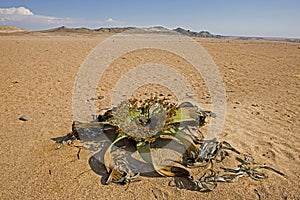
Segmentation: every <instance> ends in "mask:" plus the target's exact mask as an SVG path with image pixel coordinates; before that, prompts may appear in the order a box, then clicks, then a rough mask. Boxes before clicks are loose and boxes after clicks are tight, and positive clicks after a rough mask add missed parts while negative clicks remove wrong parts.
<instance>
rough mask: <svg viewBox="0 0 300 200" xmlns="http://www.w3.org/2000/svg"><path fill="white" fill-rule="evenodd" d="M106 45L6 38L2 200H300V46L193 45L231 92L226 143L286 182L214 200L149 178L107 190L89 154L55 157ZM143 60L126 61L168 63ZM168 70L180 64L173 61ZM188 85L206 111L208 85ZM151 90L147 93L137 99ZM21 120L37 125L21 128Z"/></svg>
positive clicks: (91, 40) (264, 183) (223, 193)
mask: <svg viewBox="0 0 300 200" xmlns="http://www.w3.org/2000/svg"><path fill="white" fill-rule="evenodd" d="M108 37H109V35H108V34H102V35H76V34H72V35H64V36H59V35H48V34H36V35H34V34H24V35H22V34H18V35H11V36H10V35H5V36H0V80H1V81H0V91H1V95H0V102H1V104H0V113H1V114H0V121H1V123H0V139H1V148H0V156H1V161H0V167H1V172H0V180H1V181H0V199H300V189H299V181H300V178H299V177H300V136H299V132H300V120H299V116H300V101H299V100H300V49H299V47H300V44H299V43H287V42H271V41H255V40H249V41H236V40H217V39H200V38H197V39H196V40H197V41H198V42H199V43H200V44H201V45H202V46H203V47H204V48H205V49H206V50H207V51H208V52H209V54H210V55H211V56H212V58H213V60H214V61H215V63H216V65H217V66H218V68H219V70H220V72H221V76H222V79H223V81H224V84H225V88H226V91H227V93H226V98H227V116H226V122H225V126H224V129H223V132H222V135H221V138H220V140H226V141H228V142H230V143H231V144H232V145H233V146H234V147H236V148H237V149H239V150H240V151H242V152H245V153H250V154H252V156H253V157H254V158H255V160H256V161H257V162H259V163H266V164H267V165H270V166H272V167H274V168H276V169H278V170H280V171H282V172H284V173H285V174H286V175H287V176H286V178H284V177H281V176H279V175H277V174H275V173H272V172H267V173H268V175H269V177H268V179H265V180H259V181H255V180H252V179H249V178H246V177H243V178H241V179H239V180H238V182H236V183H231V184H219V186H218V188H217V189H216V190H215V191H213V192H210V193H199V192H195V191H190V190H187V189H184V188H183V189H179V188H177V187H172V186H169V185H168V184H169V182H170V181H172V180H173V178H159V177H154V178H149V177H145V178H143V180H142V181H140V182H135V183H131V184H130V185H129V187H128V188H127V186H122V185H117V184H110V185H103V184H101V182H100V180H101V178H102V176H101V175H98V174H96V173H95V172H93V171H92V170H90V167H89V164H88V159H89V157H90V154H89V152H88V151H87V150H83V151H81V154H80V159H79V160H78V159H77V156H76V154H77V149H76V148H72V147H68V146H64V147H62V148H60V149H58V150H57V149H56V147H57V144H55V143H54V142H53V141H52V140H51V138H54V137H59V136H63V135H65V134H67V133H68V132H70V131H71V124H72V120H73V118H72V92H73V86H74V82H75V78H76V74H77V72H78V69H79V67H80V65H81V63H82V62H83V61H84V59H85V58H86V56H87V55H88V54H89V52H90V51H91V50H92V49H93V48H94V47H96V46H97V45H98V44H99V43H100V42H101V41H103V40H104V39H105V38H108ZM137 55H140V57H142V59H141V60H134V58H135V57H134V56H132V55H127V56H128V58H130V59H131V62H133V63H138V62H144V61H145V60H146V61H147V60H152V59H154V60H159V56H160V55H161V56H164V54H162V53H160V52H146V53H145V52H144V53H143V52H141V51H140V52H137ZM162 58H163V57H162ZM132 59H133V60H132ZM124 60H126V59H120V60H119V61H118V60H117V61H116V62H115V63H114V64H113V65H112V66H111V68H110V71H109V72H108V73H107V77H104V78H103V80H102V83H104V85H101V84H99V85H100V86H99V90H98V93H99V95H103V96H104V99H103V102H105V101H108V100H107V98H108V97H109V92H110V90H111V88H110V87H112V84H111V82H112V81H113V78H112V77H111V76H113V77H119V76H120V73H122V70H118V69H117V68H116V69H115V67H116V66H118V62H119V63H122V62H123V63H124V67H128V66H129V65H128V66H126V62H125V61H124ZM162 60H164V59H162ZM167 62H169V63H170V64H172V62H173V64H174V65H177V64H176V63H177V59H176V58H174V59H173V61H172V58H170V59H169V60H168V61H167ZM196 81H197V80H196ZM191 82H192V84H193V86H195V87H199V88H200V91H202V92H199V95H203V96H204V97H203V99H202V100H203V102H201V103H203V104H209V102H207V103H206V97H205V95H207V93H206V91H205V89H203V90H202V89H201V84H198V85H197V83H196V82H195V77H192V76H191ZM149 89H151V87H149V86H148V87H145V88H141V89H140V90H141V91H140V93H142V94H144V93H145V91H149ZM158 92H159V89H158ZM163 92H164V91H163ZM104 104H105V103H103V105H104ZM100 105H101V104H100ZM208 107H209V105H208ZM21 115H27V116H29V117H30V120H29V121H26V122H24V121H20V120H19V119H18V118H19V117H20V116H21ZM126 189H127V190H126Z"/></svg>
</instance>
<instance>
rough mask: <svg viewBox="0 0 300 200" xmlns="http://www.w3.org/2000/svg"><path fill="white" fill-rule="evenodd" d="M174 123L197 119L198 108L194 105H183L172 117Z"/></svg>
mask: <svg viewBox="0 0 300 200" xmlns="http://www.w3.org/2000/svg"><path fill="white" fill-rule="evenodd" d="M172 119H173V122H174V123H180V122H186V121H196V120H197V110H196V108H194V107H182V108H179V109H178V110H176V114H175V116H173V117H172Z"/></svg>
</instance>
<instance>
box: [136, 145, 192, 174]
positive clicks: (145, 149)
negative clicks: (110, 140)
mask: <svg viewBox="0 0 300 200" xmlns="http://www.w3.org/2000/svg"><path fill="white" fill-rule="evenodd" d="M137 150H138V152H139V153H140V155H141V157H142V158H143V159H144V160H145V161H146V162H147V163H151V164H152V166H153V168H154V169H155V171H156V172H157V173H159V174H160V175H162V176H171V177H173V176H180V177H190V173H189V172H188V171H187V170H185V169H183V168H181V167H176V166H171V165H166V166H164V165H159V164H156V163H154V162H153V160H152V157H151V151H150V143H146V142H138V143H137Z"/></svg>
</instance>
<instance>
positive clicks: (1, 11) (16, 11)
mask: <svg viewBox="0 0 300 200" xmlns="http://www.w3.org/2000/svg"><path fill="white" fill-rule="evenodd" d="M0 15H33V13H32V12H31V11H30V10H29V9H27V8H24V7H19V8H15V7H12V8H0Z"/></svg>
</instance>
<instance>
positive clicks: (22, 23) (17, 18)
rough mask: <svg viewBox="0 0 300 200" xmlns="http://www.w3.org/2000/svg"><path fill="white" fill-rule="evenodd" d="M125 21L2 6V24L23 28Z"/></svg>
mask: <svg viewBox="0 0 300 200" xmlns="http://www.w3.org/2000/svg"><path fill="white" fill-rule="evenodd" d="M122 24H124V23H122V22H120V21H117V20H114V19H112V18H108V19H107V20H105V21H101V20H99V21H95V20H94V21H93V20H85V19H72V18H59V17H53V16H44V15H36V14H34V13H33V12H32V11H31V10H29V9H27V8H24V7H18V8H15V7H12V8H0V25H1V26H3V25H10V26H19V27H21V28H26V29H31V30H36V29H47V28H53V27H57V26H72V27H92V28H98V27H99V26H118V25H122Z"/></svg>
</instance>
